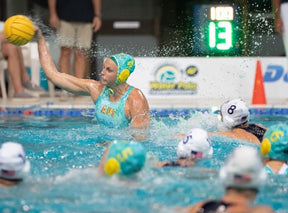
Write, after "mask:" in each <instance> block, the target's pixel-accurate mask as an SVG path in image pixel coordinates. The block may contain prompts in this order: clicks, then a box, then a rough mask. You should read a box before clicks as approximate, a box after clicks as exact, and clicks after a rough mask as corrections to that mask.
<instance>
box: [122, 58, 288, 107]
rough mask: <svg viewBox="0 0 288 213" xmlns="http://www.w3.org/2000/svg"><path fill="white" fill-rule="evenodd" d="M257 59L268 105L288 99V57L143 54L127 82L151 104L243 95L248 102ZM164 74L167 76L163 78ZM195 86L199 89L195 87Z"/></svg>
mask: <svg viewBox="0 0 288 213" xmlns="http://www.w3.org/2000/svg"><path fill="white" fill-rule="evenodd" d="M257 60H260V62H261V68H262V69H261V71H262V75H263V78H264V88H265V94H266V99H267V104H269V103H274V102H275V100H277V101H278V100H284V99H285V98H286V99H287V98H288V78H287V61H286V58H285V57H264V58H263V57H262V58H258V57H213V58H209V57H208V58H202V57H186V58H181V57H179V58H174V57H173V58H157V57H155V58H154V57H151V58H142V57H141V58H136V69H135V71H134V73H132V74H131V76H130V77H129V80H128V83H130V84H131V85H134V86H135V87H138V88H140V89H141V90H142V91H143V92H144V94H145V96H146V97H147V99H148V101H149V102H150V103H152V104H153V103H157V104H159V103H162V104H165V105H167V104H168V105H169V106H171V107H175V106H181V107H183V106H185V105H189V104H190V103H195V101H197V100H199V99H206V100H215V99H217V100H226V99H229V98H235V97H241V98H243V99H244V100H248V101H249V100H251V99H252V96H253V88H254V80H255V72H256V63H257ZM189 67H191V69H188V68H189ZM188 70H189V71H188ZM196 70H197V73H196V74H195V75H194V76H193V75H192V73H193V72H195V71H196ZM284 75H286V78H284ZM161 76H162V77H163V76H164V78H162V79H161ZM165 76H166V77H165ZM169 81H170V83H169ZM152 82H154V83H158V85H159V86H162V87H163V86H165V85H166V86H174V87H175V85H178V86H181V85H183V84H184V85H185V84H186V86H188V88H186V89H183V88H182V89H179V88H173V89H165V88H160V89H158V90H155V89H154V90H153V89H152V86H151V85H152V84H151V83H152ZM160 83H161V84H160ZM165 83H166V84H165ZM193 86H195V87H196V88H195V89H193ZM191 87H192V88H191ZM217 104H218V103H217ZM279 104H280V103H279Z"/></svg>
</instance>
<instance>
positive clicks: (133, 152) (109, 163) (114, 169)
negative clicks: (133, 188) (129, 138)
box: [104, 141, 146, 176]
mask: <svg viewBox="0 0 288 213" xmlns="http://www.w3.org/2000/svg"><path fill="white" fill-rule="evenodd" d="M145 160H146V152H145V150H144V147H143V146H142V144H140V143H137V142H123V141H122V142H116V143H113V144H111V145H110V147H109V151H108V154H107V158H106V162H105V165H104V171H105V174H106V175H108V176H111V175H113V174H120V175H130V174H133V173H135V172H138V171H140V170H141V169H142V167H143V166H144V164H145Z"/></svg>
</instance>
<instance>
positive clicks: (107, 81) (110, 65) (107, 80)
mask: <svg viewBox="0 0 288 213" xmlns="http://www.w3.org/2000/svg"><path fill="white" fill-rule="evenodd" d="M117 72H118V67H117V65H116V64H115V63H114V62H113V61H112V60H111V59H110V58H108V59H106V60H105V62H104V66H103V69H102V71H101V75H100V77H101V82H102V83H103V84H104V85H106V86H112V85H113V84H114V83H115V81H116V78H117Z"/></svg>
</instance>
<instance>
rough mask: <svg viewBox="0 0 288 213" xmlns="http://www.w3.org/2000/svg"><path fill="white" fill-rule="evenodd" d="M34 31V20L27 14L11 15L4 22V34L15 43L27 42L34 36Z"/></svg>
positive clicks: (18, 44)
mask: <svg viewBox="0 0 288 213" xmlns="http://www.w3.org/2000/svg"><path fill="white" fill-rule="evenodd" d="M34 33H35V32H34V25H33V22H32V21H31V20H30V19H29V18H28V17H27V16H23V15H15V16H11V17H10V18H8V19H7V20H6V21H5V23H4V35H5V37H6V39H7V40H8V41H9V42H10V43H12V44H14V45H17V46H21V45H24V44H27V43H28V42H29V41H31V39H32V38H33V36H34Z"/></svg>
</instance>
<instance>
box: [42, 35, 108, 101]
mask: <svg viewBox="0 0 288 213" xmlns="http://www.w3.org/2000/svg"><path fill="white" fill-rule="evenodd" d="M37 36H38V51H39V59H40V63H41V66H42V68H43V70H44V72H45V74H46V77H47V79H48V80H50V81H51V82H52V83H53V84H55V85H57V86H59V87H61V88H63V89H65V90H67V91H69V92H73V93H76V94H79V95H91V96H92V98H93V100H95V99H97V97H98V96H99V94H100V93H101V91H102V90H103V85H102V83H101V82H99V81H95V80H91V79H80V78H76V77H74V76H72V75H69V74H65V73H61V72H58V70H57V68H56V66H55V63H54V61H53V59H52V57H51V55H50V52H49V49H48V47H47V45H46V40H45V38H44V36H42V34H41V31H40V30H38V31H37ZM92 91H93V94H92Z"/></svg>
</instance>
